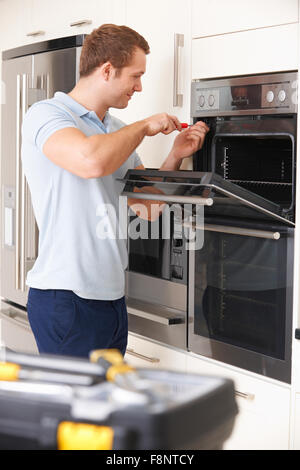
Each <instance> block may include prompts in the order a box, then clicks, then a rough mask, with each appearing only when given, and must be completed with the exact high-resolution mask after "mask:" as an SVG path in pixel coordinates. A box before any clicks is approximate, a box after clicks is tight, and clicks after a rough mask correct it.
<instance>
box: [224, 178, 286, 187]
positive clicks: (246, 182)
mask: <svg viewBox="0 0 300 470" xmlns="http://www.w3.org/2000/svg"><path fill="white" fill-rule="evenodd" d="M227 181H230V182H231V183H237V184H256V185H263V184H266V185H272V186H275V185H276V186H293V183H283V182H280V181H248V180H232V179H228V180H227Z"/></svg>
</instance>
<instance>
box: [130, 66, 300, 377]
mask: <svg viewBox="0 0 300 470" xmlns="http://www.w3.org/2000/svg"><path fill="white" fill-rule="evenodd" d="M296 105H297V73H294V72H291V73H286V74H271V75H261V76H252V77H236V78H231V79H223V80H206V81H201V80H200V81H195V82H193V83H192V118H193V122H194V123H196V122H197V121H198V120H203V121H205V122H206V123H207V124H208V126H209V128H210V132H209V133H208V134H207V137H206V140H205V144H204V146H203V148H202V149H201V150H200V151H199V152H197V153H196V154H195V155H194V157H193V168H194V169H193V171H177V172H161V171H159V170H148V171H141V170H140V171H137V170H135V171H134V170H131V171H129V172H128V173H127V175H126V177H125V178H124V180H123V182H124V183H125V187H124V191H123V194H124V195H125V196H127V197H133V196H134V197H135V198H137V199H139V198H140V199H144V200H149V199H150V200H156V201H160V202H165V203H166V207H168V208H169V207H171V206H174V204H176V205H177V206H180V207H181V208H182V212H181V217H177V221H176V226H177V229H176V230H175V233H177V236H176V238H178V239H179V238H180V237H179V226H180V223H181V226H182V228H181V230H182V234H181V241H180V242H179V244H181V246H182V247H183V251H186V255H187V264H188V272H187V284H186V283H185V279H186V277H185V275H184V277H183V279H184V280H182V281H180V282H178V279H177V281H175V282H174V279H173V278H170V277H169V278H168V276H166V277H165V278H164V277H163V276H164V275H163V272H164V270H163V269H162V266H163V265H164V266H169V271H168V272H169V273H170V270H171V266H172V265H174V262H173V261H171V260H173V258H172V256H173V253H172V249H171V250H169V251H168V250H167V251H165V253H168V254H167V260H168V261H167V262H165V261H164V257H163V256H157V259H159V263H158V264H159V266H160V267H161V270H160V273H159V275H157V273H156V274H154V271H153V270H152V271H151V269H150V262H149V261H145V262H144V263H141V264H140V268H139V270H140V274H139V275H138V276H145V275H146V278H147V280H146V279H145V282H144V283H143V284H139V287H138V290H139V295H140V298H142V296H143V295H144V294H146V297H147V296H148V293H149V296H148V297H147V299H148V300H149V302H150V303H152V302H153V300H154V301H155V302H156V301H157V308H158V310H159V303H160V300H159V295H160V294H159V292H164V295H166V292H168V289H169V287H171V286H169V285H168V286H167V285H165V284H163V282H168V283H170V282H171V284H172V285H174V286H176V287H175V288H174V292H178V293H179V287H180V286H185V287H186V288H187V292H186V297H184V299H183V301H184V302H185V301H186V310H187V316H186V320H185V323H184V324H183V320H182V324H181V326H184V327H185V328H186V346H187V349H188V350H190V351H192V352H194V353H196V354H200V355H203V356H206V357H210V358H213V359H216V360H219V361H222V362H225V363H228V364H232V365H235V366H238V367H241V368H244V369H247V370H250V371H253V372H256V373H258V374H262V375H266V376H268V377H272V378H275V379H278V380H281V381H284V382H287V383H289V382H290V380H291V338H292V295H293V293H292V283H293V240H294V225H295V220H294V214H295V191H296V182H295V167H296V127H297V113H296V109H297V107H296ZM186 208H187V210H185V209H186ZM163 215H164V212H163V213H162V215H161V218H162V217H163ZM193 239H194V240H197V241H198V242H199V243H196V244H195V246H194V248H193V244H192V243H190V241H191V240H193ZM134 243H135V242H134ZM148 243H149V240H145V244H146V245H147V244H148ZM160 243H161V240H160V241H159V242H158V244H160ZM168 243H169V246H170V244H171V245H172V243H171V242H168ZM168 243H167V245H168ZM176 243H178V242H176ZM133 245H134V244H132V241H130V237H129V256H130V257H131V256H132V257H133V258H132V262H131V263H129V272H128V274H129V275H130V277H131V278H132V279H133V278H134V276H135V275H136V272H137V269H136V267H135V268H134V269H135V272H133V271H131V270H132V266H134V264H135V261H136V260H137V257H136V256H135V254H134V252H135V251H134V246H133ZM147 246H148V247H149V249H150V253H151V256H152V254H153V253H158V250H156V251H155V250H152V249H151V248H150V244H149V245H147ZM184 266H187V265H186V264H185V265H184ZM179 271H180V270H179ZM145 273H147V274H145ZM139 279H141V278H139ZM150 279H153V280H154V279H155V280H156V281H157V284H156V287H157V291H155V290H149V291H148V286H149V285H150V284H149V283H148V280H150ZM170 279H171V280H170ZM134 286H135V287H137V286H138V283H137V282H134V283H133V284H132V285H131V288H130V292H132V289H134ZM155 292H156V295H155ZM170 292H171V290H170ZM136 295H137V294H136V293H135V296H136ZM150 296H152V298H150ZM174 299H175V297H174ZM165 304H166V303H162V305H165ZM177 305H179V304H176V300H175V304H173V307H174V308H175V309H176V306H177ZM180 305H181V308H180V310H181V312H182V313H183V314H184V308H183V307H184V305H182V303H181V304H180ZM151 321H152V320H150V322H151ZM134 331H137V330H134ZM168 331H170V336H172V333H171V328H170V329H169V330H168ZM139 332H140V333H141V334H143V335H144V336H145V335H146V336H149V337H154V336H155V335H154V336H151V333H149V334H148V332H149V330H148V327H146V324H145V323H144V329H143V326H142V325H140V327H139ZM182 332H183V330H182ZM156 339H158V338H157V337H156ZM160 341H163V342H166V343H168V341H166V340H165V338H164V337H163V336H160ZM174 343H175V345H176V346H178V347H182V343H181V344H180V345H179V343H176V339H175V342H174ZM174 343H173V344H174Z"/></svg>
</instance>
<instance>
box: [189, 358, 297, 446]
mask: <svg viewBox="0 0 300 470" xmlns="http://www.w3.org/2000/svg"><path fill="white" fill-rule="evenodd" d="M187 372H189V373H199V374H208V375H217V376H220V377H221V376H222V377H227V378H230V379H232V380H233V381H234V384H235V390H236V392H237V393H236V398H237V403H238V408H239V414H238V416H237V419H236V423H235V427H234V430H233V433H232V435H231V437H230V438H229V439H228V441H226V442H225V445H224V448H225V449H230V450H279V449H280V450H281V449H288V448H289V424H290V394H291V391H290V386H288V385H285V384H281V383H280V382H276V381H273V380H269V379H265V378H263V377H259V376H258V375H256V374H251V373H247V372H246V371H243V370H241V369H237V368H234V367H230V366H227V365H226V364H222V363H218V362H216V361H212V360H207V359H202V358H200V357H199V358H198V357H196V356H195V355H191V354H189V355H188V357H187Z"/></svg>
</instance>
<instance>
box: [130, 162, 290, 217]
mask: <svg viewBox="0 0 300 470" xmlns="http://www.w3.org/2000/svg"><path fill="white" fill-rule="evenodd" d="M121 181H122V183H123V184H124V183H125V187H124V189H123V192H122V195H123V196H127V197H129V198H135V199H137V200H143V199H145V200H153V201H158V202H160V201H161V202H167V203H168V204H173V203H179V204H185V203H186V204H196V205H203V206H205V214H206V215H208V216H224V215H225V216H228V217H238V218H247V219H253V220H257V219H261V220H266V221H274V220H278V221H280V222H282V223H285V224H287V225H291V226H294V224H293V222H291V221H290V220H289V218H288V216H286V214H285V213H284V210H283V209H282V207H281V206H280V205H279V204H276V203H274V202H272V201H269V200H267V199H265V198H263V197H261V196H259V195H258V194H255V193H253V192H251V191H248V190H246V189H245V188H242V187H240V186H238V185H236V184H233V183H231V182H230V181H226V180H224V179H223V178H222V177H221V176H220V175H217V174H216V173H209V172H206V173H202V172H194V171H177V172H170V171H169V172H163V171H158V170H151V171H150V170H129V171H128V172H127V174H126V176H125V178H124V179H123V180H121Z"/></svg>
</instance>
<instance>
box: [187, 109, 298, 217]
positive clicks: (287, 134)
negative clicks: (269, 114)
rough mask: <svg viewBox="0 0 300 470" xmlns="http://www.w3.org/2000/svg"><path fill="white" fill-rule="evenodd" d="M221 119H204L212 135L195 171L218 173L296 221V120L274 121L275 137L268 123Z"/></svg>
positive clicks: (195, 157) (266, 121)
mask: <svg viewBox="0 0 300 470" xmlns="http://www.w3.org/2000/svg"><path fill="white" fill-rule="evenodd" d="M218 119H219V118H209V119H201V120H203V121H206V122H207V124H208V125H209V127H210V132H209V133H208V134H207V138H206V141H205V145H204V147H203V149H201V150H200V151H199V152H197V153H196V154H195V156H194V161H193V166H194V170H196V171H213V172H216V173H217V174H219V175H220V176H222V178H224V179H225V180H228V181H230V182H232V183H234V184H236V185H239V186H241V187H243V188H244V189H247V190H248V191H251V192H252V193H255V194H258V195H259V196H261V197H263V198H264V199H267V200H269V201H272V202H274V203H276V204H278V205H279V206H280V207H281V208H282V209H283V212H284V213H285V214H286V216H287V217H288V218H291V219H293V215H294V205H295V126H296V117H295V116H292V117H286V118H285V119H280V120H279V119H278V120H277V121H276V120H274V118H273V119H272V125H273V126H275V127H274V132H273V133H272V132H270V128H271V121H268V119H264V120H260V119H258V118H256V119H253V120H252V121H251V120H250V121H249V120H247V121H244V120H243V119H241V120H230V118H226V119H225V118H224V119H223V120H221V122H218ZM247 119H249V118H247ZM274 122H275V124H274ZM289 216H290V217H289Z"/></svg>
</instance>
